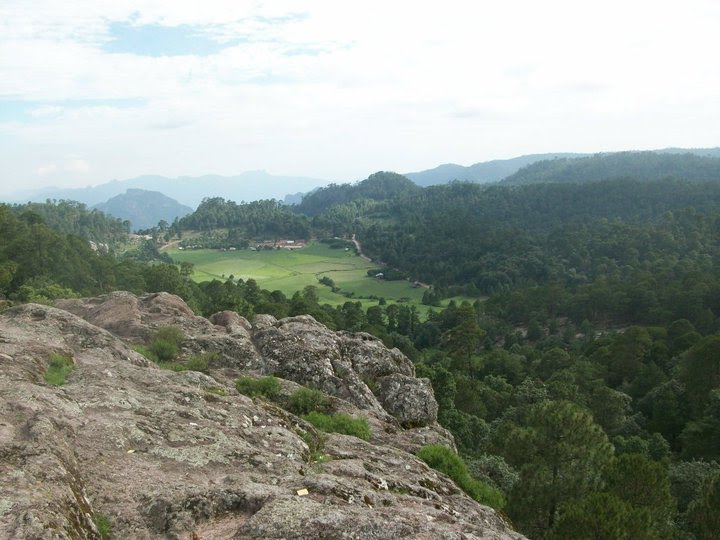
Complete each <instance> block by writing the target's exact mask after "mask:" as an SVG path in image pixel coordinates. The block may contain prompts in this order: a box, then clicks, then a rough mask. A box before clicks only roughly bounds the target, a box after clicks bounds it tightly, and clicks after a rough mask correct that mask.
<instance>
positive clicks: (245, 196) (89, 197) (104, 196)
mask: <svg viewBox="0 0 720 540" xmlns="http://www.w3.org/2000/svg"><path fill="white" fill-rule="evenodd" d="M328 183H330V182H329V181H328V180H321V179H319V178H308V177H302V176H274V175H272V174H268V173H267V172H265V171H247V172H244V173H242V174H239V175H237V176H218V175H207V176H195V177H191V176H181V177H179V178H167V177H164V176H152V175H149V176H138V177H137V178H131V179H129V180H113V181H112V182H107V183H105V184H100V185H98V186H90V187H85V188H71V189H60V188H53V187H50V188H43V189H40V190H36V191H23V192H17V193H14V194H11V195H8V196H7V197H5V199H6V200H7V201H8V202H28V201H36V202H44V201H46V200H47V199H51V200H52V199H55V200H60V199H65V200H73V201H78V202H81V203H84V204H87V205H88V206H92V205H96V204H98V203H101V202H104V201H107V200H108V199H110V198H111V197H115V196H116V195H120V194H122V193H125V191H126V190H128V189H145V190H148V191H159V192H161V193H164V194H165V195H167V196H168V197H171V198H173V199H175V200H176V201H179V202H180V203H182V204H185V205H188V206H192V207H193V208H195V207H197V206H198V205H199V204H200V202H201V201H202V200H203V199H204V198H205V197H222V198H224V199H228V200H232V201H237V202H240V201H256V200H260V199H277V200H283V197H285V195H286V194H288V193H294V192H298V191H301V192H306V191H310V190H312V189H313V188H316V187H318V186H324V185H327V184H328Z"/></svg>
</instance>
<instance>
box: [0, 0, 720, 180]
mask: <svg viewBox="0 0 720 540" xmlns="http://www.w3.org/2000/svg"><path fill="white" fill-rule="evenodd" d="M112 22H129V23H132V24H137V25H143V24H159V25H166V26H176V25H188V27H190V28H192V29H195V30H196V31H198V32H200V33H202V34H203V35H205V36H210V37H212V38H213V39H216V40H218V41H219V42H221V43H223V46H224V47H225V48H224V49H223V50H221V51H220V52H218V53H217V54H213V55H210V56H206V57H200V56H181V57H147V56H138V55H133V54H109V53H107V52H105V51H104V50H103V44H104V43H106V41H107V40H108V39H110V35H109V25H110V24H111V23H112ZM718 23H720V12H719V10H718V8H717V5H716V4H715V3H714V2H712V1H699V0H696V1H687V2H683V3H682V4H680V3H677V2H669V1H663V0H660V1H657V0H656V1H653V2H650V1H647V0H639V1H636V2H620V1H619V0H609V1H607V2H603V3H601V4H595V5H594V6H592V5H589V4H587V3H583V2H571V1H569V0H548V1H546V2H540V3H538V2H531V1H529V0H528V1H521V0H512V1H508V2H503V3H486V2H475V3H472V2H467V1H460V0H448V1H446V2H443V3H440V4H438V3H424V2H409V1H397V2H379V1H377V0H366V1H365V2H362V3H348V2H330V1H320V0H318V1H312V2H302V3H298V2H292V1H272V2H262V1H254V0H253V1H215V2H213V1H205V2H202V3H194V2H177V1H172V2H171V1H164V2H161V1H148V0H143V1H140V0H133V1H129V2H113V1H107V0H104V1H103V0H87V1H72V0H68V1H66V2H63V3H61V4H59V3H57V2H55V1H54V0H40V1H36V2H32V3H28V2H26V1H22V0H21V1H15V0H5V1H4V2H2V3H1V4H0V79H1V80H2V81H3V84H2V85H1V86H0V106H2V101H1V100H2V98H3V97H5V98H6V99H9V98H12V99H13V100H31V101H33V102H40V103H39V104H37V106H35V107H34V108H33V109H32V110H31V112H30V116H31V117H32V120H31V121H27V122H22V121H13V122H12V123H5V124H0V137H2V142H3V144H0V159H2V162H3V163H4V169H5V170H6V171H7V172H8V174H12V175H13V177H15V178H18V179H24V178H30V177H32V176H33V173H34V175H42V176H47V175H50V174H52V176H53V178H54V179H57V181H58V182H78V181H79V180H78V173H82V176H83V180H82V181H83V182H84V183H87V182H88V181H92V182H103V181H106V180H109V179H111V178H123V177H129V176H135V175H139V174H144V173H161V174H167V175H175V174H178V175H180V174H203V173H211V172H216V173H225V174H231V173H237V172H240V171H242V170H246V169H267V170H270V171H271V172H277V173H285V174H304V175H315V176H322V177H326V178H329V179H337V180H349V179H359V178H361V177H363V176H364V175H367V174H368V173H370V172H373V171H374V170H378V169H394V170H399V171H408V170H419V169H422V168H425V167H432V166H435V165H437V164H439V163H444V162H449V161H455V162H460V163H472V162H476V161H480V160H483V159H492V158H497V157H510V156H512V155H517V154H521V153H525V152H535V151H573V150H575V151H599V150H614V149H623V148H649V147H656V146H713V145H716V144H718V143H717V135H718V133H717V129H716V127H715V126H717V125H720V98H719V97H718V95H717V89H718V88H720V72H718V70H717V69H716V68H715V65H716V62H715V60H714V55H715V51H717V50H718V49H719V48H720V34H718V32H717V28H718ZM130 99H133V100H137V102H136V103H135V102H133V103H131V104H129V105H125V106H122V107H116V106H112V105H107V104H98V103H96V104H93V100H130ZM68 100H74V101H75V102H77V101H78V100H79V101H80V102H82V103H81V105H77V103H76V104H75V105H72V106H69V105H68V104H67V103H66V102H67V101H68ZM79 155H82V156H84V161H83V163H93V164H94V165H93V167H90V166H87V167H84V166H79V165H78V163H79V162H78V163H76V164H75V169H73V170H71V168H70V166H69V165H68V163H70V161H69V160H68V158H67V156H79ZM72 159H75V158H72ZM48 163H50V164H58V165H54V167H55V168H48V167H50V166H49V165H47V164H48ZM41 170H42V171H43V172H42V173H41V172H40V171H41Z"/></svg>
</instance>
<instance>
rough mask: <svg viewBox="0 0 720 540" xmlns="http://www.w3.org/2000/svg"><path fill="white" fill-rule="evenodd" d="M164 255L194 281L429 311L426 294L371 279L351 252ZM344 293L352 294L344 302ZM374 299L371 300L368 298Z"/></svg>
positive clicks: (321, 248)
mask: <svg viewBox="0 0 720 540" xmlns="http://www.w3.org/2000/svg"><path fill="white" fill-rule="evenodd" d="M167 253H168V254H169V255H170V256H171V257H172V258H173V260H174V261H175V262H176V263H180V262H190V263H192V264H193V265H194V273H193V276H192V277H193V279H195V281H198V282H200V281H210V280H212V279H220V280H225V279H227V278H228V277H229V276H231V275H232V276H234V277H235V278H242V279H249V278H252V279H254V280H255V281H257V283H258V285H259V286H260V287H261V288H263V289H268V290H271V291H274V290H279V291H282V292H283V293H284V294H285V295H286V296H288V297H290V296H292V295H293V293H294V292H295V291H299V290H302V289H303V288H304V287H306V286H307V285H315V286H316V287H317V291H318V296H319V297H320V303H327V304H330V305H333V306H336V305H341V304H344V303H345V302H347V301H348V300H352V301H354V302H355V301H360V302H362V304H363V307H364V308H367V307H369V306H373V305H377V303H378V300H377V299H378V298H385V300H387V301H388V302H389V303H392V302H408V303H411V304H415V305H416V306H417V308H418V311H419V312H420V314H421V315H424V314H425V313H427V310H428V306H424V305H422V304H421V300H422V295H423V292H424V290H425V289H423V288H422V287H419V288H413V287H412V284H411V283H410V282H408V281H383V280H379V279H375V278H372V277H369V276H368V275H367V271H368V270H369V269H370V268H375V267H376V266H375V265H374V264H373V263H372V262H370V261H367V260H365V259H363V258H362V257H359V256H357V255H356V254H355V253H354V252H353V251H345V250H343V249H331V248H330V247H328V246H326V245H324V244H321V243H319V242H311V243H310V244H308V246H307V247H305V248H303V249H299V250H294V251H290V250H285V249H283V250H263V251H250V250H237V251H220V250H217V249H198V250H182V251H181V250H178V249H176V248H173V249H168V250H167ZM323 276H327V277H329V278H330V279H332V280H333V281H334V282H335V285H336V287H339V288H340V292H339V293H334V292H332V290H331V289H330V287H327V286H325V285H322V284H321V283H319V282H318V280H319V279H320V278H321V277H323ZM342 293H354V296H352V297H351V298H348V297H346V296H344V295H343V294H342ZM370 297H374V298H370Z"/></svg>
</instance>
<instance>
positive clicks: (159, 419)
mask: <svg viewBox="0 0 720 540" xmlns="http://www.w3.org/2000/svg"><path fill="white" fill-rule="evenodd" d="M166 325H175V326H177V327H178V328H180V329H181V330H182V332H183V335H184V340H183V343H182V353H181V358H182V357H189V356H191V355H193V354H197V353H201V352H214V353H216V354H215V355H213V360H212V362H211V365H210V368H209V374H203V373H199V372H194V371H183V372H174V371H170V370H163V369H159V368H158V367H157V365H155V364H154V363H152V362H149V361H148V360H147V359H145V357H143V356H142V355H140V354H139V353H137V352H135V351H134V350H133V348H132V345H133V344H142V343H147V342H148V340H149V339H150V336H152V334H153V333H154V332H155V331H156V330H157V329H158V328H160V327H162V326H166ZM53 355H60V356H62V357H65V358H69V359H71V360H72V362H73V364H74V370H73V371H72V372H71V373H70V374H69V376H68V377H67V383H66V384H64V385H62V386H52V385H50V384H48V383H47V382H46V381H45V378H44V375H45V373H46V371H47V369H48V364H49V361H50V358H51V356H53ZM241 374H254V375H267V374H273V375H276V376H277V377H279V378H280V382H281V387H282V391H281V392H282V393H283V395H285V396H287V395H289V394H290V393H292V392H293V391H294V390H296V389H297V388H299V385H300V384H302V385H306V386H311V387H313V388H317V389H320V390H322V391H323V392H324V393H326V394H327V395H328V396H330V399H331V402H332V407H333V409H334V410H336V411H341V412H346V413H348V414H351V415H353V416H355V417H364V418H367V419H368V422H369V424H370V428H371V432H372V436H371V438H370V440H369V441H364V440H361V439H358V438H356V437H352V436H349V435H341V434H334V433H333V434H328V435H321V434H320V433H318V432H317V431H316V430H315V428H314V427H313V426H312V425H310V424H308V423H307V422H305V421H304V420H303V419H302V418H299V417H297V416H295V415H293V414H291V413H290V412H288V411H286V410H285V409H283V408H281V407H280V406H279V405H278V404H277V403H274V402H271V401H268V400H265V399H262V398H255V399H251V398H249V397H247V396H244V395H242V394H239V393H238V392H237V391H236V390H235V387H234V382H235V380H236V378H237V377H238V376H239V375H241ZM436 414H437V403H436V402H435V399H434V396H433V394H432V388H431V387H430V385H429V382H428V381H427V380H423V379H417V378H415V377H414V368H413V365H412V363H411V362H410V361H409V360H408V359H407V358H405V357H404V356H403V355H402V354H401V353H400V352H399V351H397V350H388V349H387V348H385V347H384V346H383V344H382V343H381V342H380V341H378V340H377V339H376V338H374V337H372V336H370V335H367V334H349V333H343V332H339V333H336V332H332V331H330V330H328V329H327V328H326V327H324V326H323V325H321V324H319V323H317V322H316V321H315V320H314V319H312V318H311V317H307V316H304V317H292V318H288V319H283V320H280V321H277V320H275V319H274V318H272V317H270V316H258V317H257V318H256V319H255V320H254V321H253V324H250V323H249V322H248V321H246V320H245V319H243V318H242V317H239V316H238V315H237V314H235V313H232V312H223V313H219V314H216V315H214V316H213V317H211V318H210V319H209V320H208V319H204V318H201V317H196V316H195V315H193V313H192V311H191V310H190V309H189V308H188V307H187V305H185V303H184V302H183V301H182V300H181V299H180V298H178V297H175V296H172V295H169V294H165V293H160V294H153V295H146V296H143V297H136V296H134V295H132V294H129V293H113V294H110V295H107V296H103V297H99V298H94V299H83V300H66V301H62V302H59V303H58V306H57V307H47V306H40V305H33V304H27V305H22V306H17V307H14V308H10V309H7V310H5V311H4V312H2V313H0V470H1V471H2V482H1V483H0V537H2V538H18V539H20V538H101V535H100V530H99V529H98V526H97V524H98V523H102V522H104V523H105V524H106V525H107V524H109V525H110V527H111V533H110V537H111V538H123V539H125V538H177V539H196V538H198V539H211V538H212V539H215V538H314V539H324V538H328V539H335V538H363V539H364V538H368V539H373V538H427V539H430V538H432V539H435V538H446V539H461V538H464V539H471V538H521V537H520V536H519V535H518V534H516V533H514V532H513V531H511V530H510V529H509V528H508V527H507V525H506V524H505V523H504V522H503V520H502V519H501V518H499V517H498V516H497V515H496V514H495V512H494V511H493V510H492V509H490V508H487V507H484V506H481V505H479V504H477V503H476V502H475V501H473V500H472V499H470V498H469V497H467V496H466V495H465V494H464V493H462V492H461V491H460V490H459V489H458V488H457V487H456V486H455V484H454V483H453V482H452V481H451V480H449V479H448V478H447V477H445V476H444V475H442V474H440V473H437V472H435V471H433V470H432V469H430V468H428V467H427V466H426V465H425V464H424V463H423V462H421V461H419V460H418V459H417V458H416V457H415V456H414V455H413V452H414V451H416V450H417V448H419V447H420V446H421V445H423V444H427V443H441V444H446V445H449V446H452V438H451V436H450V435H449V434H448V433H447V432H446V431H445V430H444V429H442V428H441V427H440V426H439V425H438V424H437V423H436ZM308 445H310V446H312V447H313V448H311V447H310V446H308ZM318 452H321V454H322V456H323V459H322V460H318V459H316V458H317V453H318Z"/></svg>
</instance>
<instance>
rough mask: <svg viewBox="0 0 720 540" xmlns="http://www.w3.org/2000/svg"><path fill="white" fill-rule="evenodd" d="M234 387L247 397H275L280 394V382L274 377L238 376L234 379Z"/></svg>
mask: <svg viewBox="0 0 720 540" xmlns="http://www.w3.org/2000/svg"><path fill="white" fill-rule="evenodd" d="M235 388H237V391H238V392H240V393H241V394H245V395H246V396H249V397H256V396H263V397H265V398H267V399H275V398H276V397H277V396H278V394H280V382H279V381H278V380H277V378H275V377H260V378H255V377H240V378H239V379H238V380H237V381H235Z"/></svg>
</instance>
